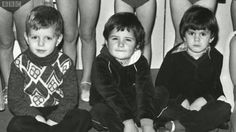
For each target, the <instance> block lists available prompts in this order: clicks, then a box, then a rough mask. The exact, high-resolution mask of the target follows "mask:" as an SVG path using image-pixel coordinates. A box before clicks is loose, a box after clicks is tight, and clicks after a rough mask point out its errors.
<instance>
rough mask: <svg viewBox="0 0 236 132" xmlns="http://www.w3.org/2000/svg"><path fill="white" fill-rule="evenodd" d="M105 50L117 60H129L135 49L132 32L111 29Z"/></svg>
mask: <svg viewBox="0 0 236 132" xmlns="http://www.w3.org/2000/svg"><path fill="white" fill-rule="evenodd" d="M107 48H108V50H109V52H110V54H111V55H112V56H113V57H115V58H116V59H117V60H129V59H130V57H131V56H132V55H133V53H134V51H135V49H136V39H135V36H134V33H133V31H131V30H130V31H127V30H124V31H117V30H116V29H113V30H112V31H111V33H110V35H109V37H108V40H107Z"/></svg>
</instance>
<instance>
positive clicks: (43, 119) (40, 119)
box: [35, 115, 47, 124]
mask: <svg viewBox="0 0 236 132" xmlns="http://www.w3.org/2000/svg"><path fill="white" fill-rule="evenodd" d="M35 119H36V120H37V121H38V122H42V123H45V124H47V122H46V120H45V118H44V117H42V116H41V115H36V116H35Z"/></svg>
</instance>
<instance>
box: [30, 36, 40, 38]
mask: <svg viewBox="0 0 236 132" xmlns="http://www.w3.org/2000/svg"><path fill="white" fill-rule="evenodd" d="M30 38H31V39H37V38H38V37H37V36H31V37H30Z"/></svg>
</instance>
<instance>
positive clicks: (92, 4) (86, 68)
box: [77, 0, 101, 101]
mask: <svg viewBox="0 0 236 132" xmlns="http://www.w3.org/2000/svg"><path fill="white" fill-rule="evenodd" d="M78 2H79V3H78V4H79V16H80V22H79V35H80V39H81V42H82V49H81V53H82V64H83V74H82V78H81V82H80V89H81V99H82V100H84V101H89V89H90V85H91V84H90V82H91V69H92V63H93V60H94V58H95V56H96V25H97V21H98V16H99V13H100V3H101V1H100V0H78ZM78 50H79V49H77V53H79V51H78ZM78 59H79V58H77V68H78V66H79V65H78V64H79V63H78V62H79V61H78Z"/></svg>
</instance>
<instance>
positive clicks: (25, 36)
mask: <svg viewBox="0 0 236 132" xmlns="http://www.w3.org/2000/svg"><path fill="white" fill-rule="evenodd" d="M24 38H25V41H26V43H27V44H28V43H29V39H28V36H27V34H26V32H24Z"/></svg>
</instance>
